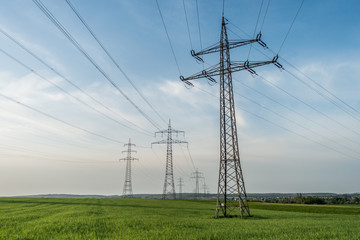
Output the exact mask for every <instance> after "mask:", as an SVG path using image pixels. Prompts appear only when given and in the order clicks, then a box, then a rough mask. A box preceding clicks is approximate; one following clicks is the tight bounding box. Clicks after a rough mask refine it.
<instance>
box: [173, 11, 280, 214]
mask: <svg viewBox="0 0 360 240" xmlns="http://www.w3.org/2000/svg"><path fill="white" fill-rule="evenodd" d="M256 42H257V43H259V44H260V45H261V46H262V47H266V44H265V43H264V42H263V41H262V40H261V33H259V34H258V35H257V37H256V39H250V40H232V41H231V40H230V41H229V39H228V35H227V30H226V23H225V18H224V16H223V17H222V23H221V35H220V42H218V43H217V44H215V45H212V46H211V47H208V48H205V49H203V50H201V51H199V52H195V51H194V50H191V55H192V56H193V57H194V58H195V59H196V60H197V61H200V62H204V60H203V59H202V58H201V57H200V56H202V55H206V54H209V53H216V52H219V53H220V62H219V63H218V64H215V65H213V66H211V67H209V68H206V69H204V70H203V71H201V72H199V73H197V74H194V75H191V76H189V77H187V78H185V77H183V76H180V79H181V81H183V82H184V83H185V84H187V85H189V86H193V84H192V83H191V82H190V80H194V79H199V78H207V79H208V80H209V81H211V82H213V83H216V80H215V79H214V78H213V77H214V76H220V167H219V181H218V193H217V203H216V217H219V216H220V215H221V214H222V215H223V216H224V217H227V216H230V215H232V214H233V215H238V213H239V212H238V210H240V215H241V217H243V216H244V215H246V216H251V215H250V210H249V206H248V202H247V195H246V190H245V183H244V179H243V174H242V170H241V165H240V156H239V145H238V137H237V127H236V119H235V104H234V94H233V85H232V73H233V72H238V71H242V70H247V71H249V72H250V73H251V74H256V72H255V71H254V70H253V68H255V67H260V66H264V65H267V64H271V63H273V64H275V66H277V67H278V68H282V66H281V64H279V63H278V62H277V60H278V56H275V57H274V58H273V59H272V60H271V61H259V62H257V61H256V62H249V60H246V61H244V62H239V61H230V49H233V48H237V47H241V46H245V45H248V44H252V43H256Z"/></svg>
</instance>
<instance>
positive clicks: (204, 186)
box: [202, 178, 208, 197]
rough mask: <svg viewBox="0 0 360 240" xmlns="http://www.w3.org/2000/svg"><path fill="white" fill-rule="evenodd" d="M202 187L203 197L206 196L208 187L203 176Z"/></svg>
mask: <svg viewBox="0 0 360 240" xmlns="http://www.w3.org/2000/svg"><path fill="white" fill-rule="evenodd" d="M202 188H203V190H204V197H206V196H207V190H208V187H207V185H206V183H205V178H204V183H203V185H202Z"/></svg>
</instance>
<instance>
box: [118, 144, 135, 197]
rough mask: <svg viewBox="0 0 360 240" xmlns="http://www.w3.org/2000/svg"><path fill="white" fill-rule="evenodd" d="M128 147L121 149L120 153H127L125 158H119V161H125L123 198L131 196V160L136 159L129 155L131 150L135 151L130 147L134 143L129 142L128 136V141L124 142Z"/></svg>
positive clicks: (133, 145)
mask: <svg viewBox="0 0 360 240" xmlns="http://www.w3.org/2000/svg"><path fill="white" fill-rule="evenodd" d="M126 146H127V147H128V149H127V150H126V151H122V153H125V152H126V153H127V156H126V157H125V158H121V159H119V161H126V171H125V183H124V188H123V197H124V198H132V197H133V191H132V182H131V161H135V160H138V159H137V158H133V157H131V153H132V152H136V151H135V150H132V149H131V147H135V144H131V139H130V138H129V143H128V144H124V147H126Z"/></svg>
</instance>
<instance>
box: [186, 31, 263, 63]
mask: <svg viewBox="0 0 360 240" xmlns="http://www.w3.org/2000/svg"><path fill="white" fill-rule="evenodd" d="M256 42H258V43H259V44H260V45H261V46H262V47H266V43H264V42H263V41H262V40H261V33H259V34H258V35H257V36H256V39H246V40H229V49H233V48H237V47H242V46H246V45H248V44H251V43H256ZM220 49H221V45H220V43H216V44H214V45H211V46H210V47H208V48H205V49H203V50H201V51H199V52H195V51H194V50H191V51H190V53H191V56H193V57H194V58H195V59H196V60H198V61H201V62H203V60H202V58H201V57H199V56H201V55H206V54H209V53H216V52H220Z"/></svg>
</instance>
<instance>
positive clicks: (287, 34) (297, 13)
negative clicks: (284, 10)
mask: <svg viewBox="0 0 360 240" xmlns="http://www.w3.org/2000/svg"><path fill="white" fill-rule="evenodd" d="M303 3H304V0H302V1H301V4H300V7H299V8H298V10H297V12H296V14H295V17H294V19H293V21H292V22H291V25H290V27H289V30H288V31H287V33H286V35H285V38H284V40H283V41H282V43H281V45H280V48H279V51H278V52H277V55H279V53H280V51H281V49H282V47H283V46H284V43H285V41H286V39H287V37H288V36H289V33H290V31H291V28H292V27H293V25H294V22H295V20H296V18H297V16H298V15H299V12H300V10H301V7H302V5H303Z"/></svg>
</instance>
